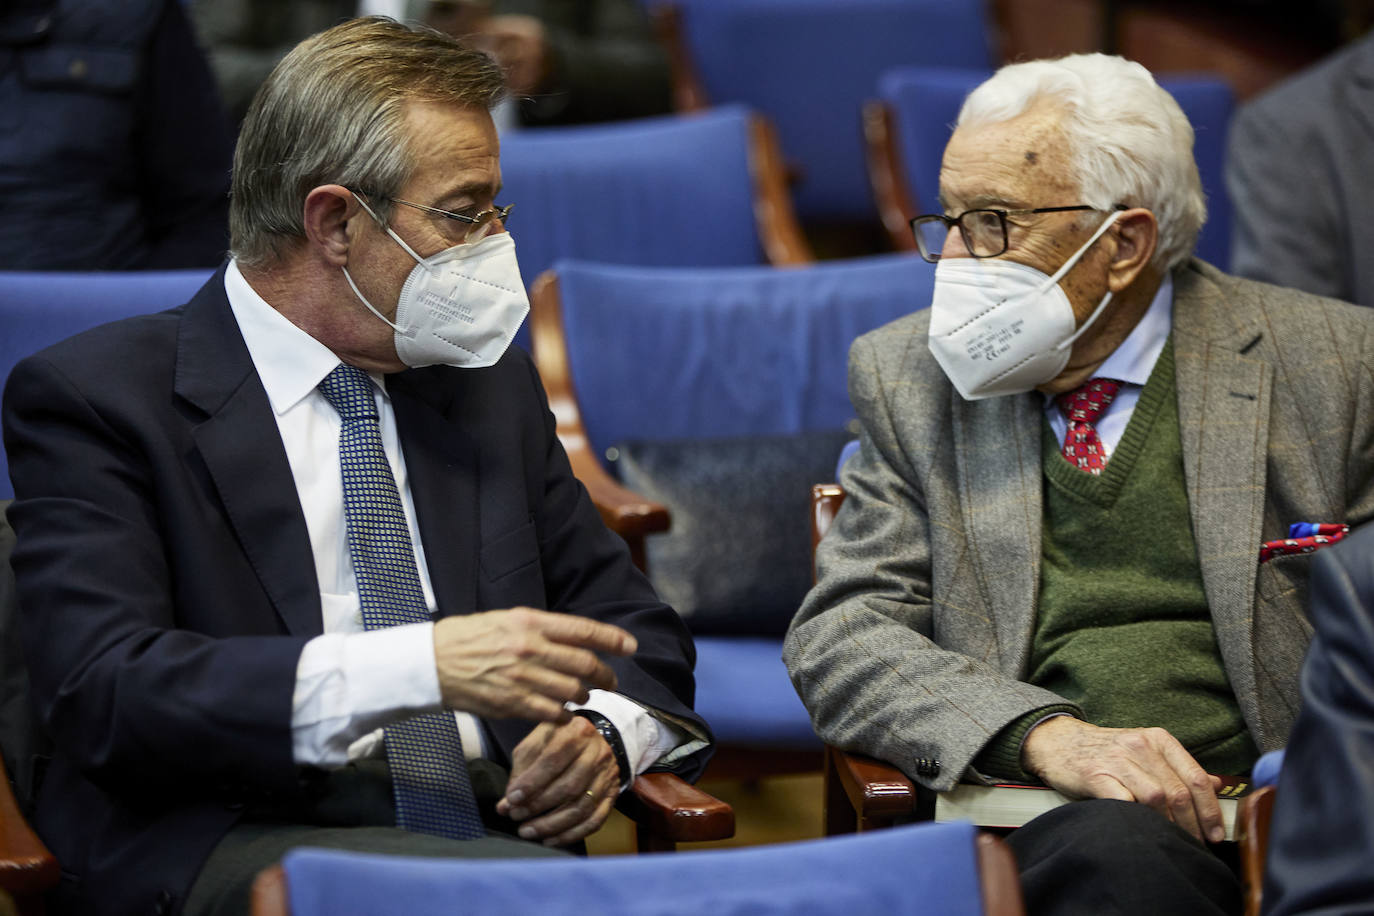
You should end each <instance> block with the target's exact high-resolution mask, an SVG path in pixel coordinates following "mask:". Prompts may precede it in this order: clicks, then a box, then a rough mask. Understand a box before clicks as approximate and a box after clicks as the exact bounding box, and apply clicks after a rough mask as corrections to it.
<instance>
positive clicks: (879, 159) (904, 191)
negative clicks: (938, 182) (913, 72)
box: [863, 100, 919, 251]
mask: <svg viewBox="0 0 1374 916" xmlns="http://www.w3.org/2000/svg"><path fill="white" fill-rule="evenodd" d="M894 121H895V119H894V117H893V114H892V109H891V108H889V107H888V105H887V103H886V102H881V101H877V100H871V101H868V102H865V103H864V107H863V126H864V158H865V161H866V162H867V165H868V183H869V185H870V186H871V187H872V189H873V199H874V201H875V202H876V203H877V205H878V215H879V216H880V217H881V218H882V221H883V228H884V229H886V230H887V237H888V239H889V240H890V241H891V243H892V248H893V250H895V251H917V250H919V249H917V247H916V236H914V235H913V234H912V232H911V218H912V217H913V216H915V215H916V214H915V213H914V212H913V210H912V207H913V205H914V204H915V199H914V198H913V197H912V195H911V187H910V185H909V183H908V181H907V175H906V170H905V169H904V168H903V167H902V160H901V155H900V153H899V152H898V150H897V137H896V130H895V127H896V125H895V123H894Z"/></svg>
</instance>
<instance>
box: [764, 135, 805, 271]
mask: <svg viewBox="0 0 1374 916" xmlns="http://www.w3.org/2000/svg"><path fill="white" fill-rule="evenodd" d="M788 171H789V170H788V167H787V165H786V164H785V163H784V161H783V157H782V148H781V147H780V146H779V145H778V136H777V133H776V131H774V130H773V125H772V124H770V123H768V121H766V120H765V119H764V118H763V117H762V116H760V115H753V116H751V117H750V118H749V175H750V178H751V179H752V180H753V184H754V220H755V221H756V222H757V223H758V227H759V241H760V242H761V243H762V244H763V251H764V254H765V255H766V256H767V257H768V263H770V264H772V265H773V266H774V267H794V266H797V265H799V264H810V263H811V262H813V261H815V260H816V257H815V255H814V254H813V253H812V251H811V244H810V243H809V242H807V240H806V236H805V235H804V234H803V233H802V229H801V223H800V222H799V221H798V219H797V212H796V210H795V209H794V208H793V207H792V195H791V193H790V192H789V191H788V189H787V174H788Z"/></svg>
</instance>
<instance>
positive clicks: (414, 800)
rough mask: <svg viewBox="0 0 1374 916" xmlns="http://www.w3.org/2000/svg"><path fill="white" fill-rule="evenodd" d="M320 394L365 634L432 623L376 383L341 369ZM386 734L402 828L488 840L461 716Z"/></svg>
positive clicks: (406, 724)
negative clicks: (334, 450) (334, 427)
mask: <svg viewBox="0 0 1374 916" xmlns="http://www.w3.org/2000/svg"><path fill="white" fill-rule="evenodd" d="M319 387H320V393H321V394H323V395H324V397H325V400H327V401H329V403H330V404H331V405H333V407H334V409H335V410H337V411H338V412H339V417H340V418H341V419H342V420H343V429H342V431H341V432H340V433H339V464H340V465H341V466H342V468H343V497H344V499H343V502H344V515H345V516H346V518H347V520H348V552H349V555H350V556H351V557H352V558H353V572H354V575H356V576H357V579H358V596H359V598H360V599H361V601H362V610H363V626H365V627H366V628H367V629H369V630H376V629H379V628H381V627H391V626H397V625H398V624H403V623H419V622H425V621H428V620H429V619H430V617H429V610H428V608H427V607H426V606H425V595H424V591H423V590H422V589H421V587H420V574H419V572H418V571H417V570H416V567H415V551H414V549H413V548H412V547H411V543H410V530H409V528H408V526H407V525H406V516H405V511H404V510H403V509H402V508H401V497H400V494H399V493H398V492H397V490H396V478H394V477H393V476H392V475H391V465H390V464H388V463H387V460H386V453H385V452H384V451H383V450H382V433H381V428H380V427H379V426H378V424H377V402H376V398H375V395H374V394H373V389H372V380H371V379H369V378H368V377H367V373H366V372H364V371H363V370H361V369H357V368H354V367H353V366H344V365H340V366H338V367H337V368H336V369H334V371H333V372H330V373H329V375H328V376H326V377H325V380H324V381H322V382H320V386H319ZM385 735H386V754H387V759H388V761H389V763H390V765H391V778H392V783H393V787H394V790H395V795H396V824H397V826H399V827H401V828H403V829H405V830H411V831H415V832H417V833H430V834H434V835H436V836H446V837H450V838H452V839H456V840H471V839H477V838H479V837H483V836H485V835H486V831H485V830H484V829H483V827H482V818H481V816H480V815H479V814H478V813H477V801H476V799H475V798H474V796H473V794H472V783H471V782H470V781H469V779H468V766H467V759H466V758H465V757H464V755H463V742H462V739H461V738H460V737H459V736H458V725H457V723H456V722H454V720H453V714H452V713H450V712H438V713H431V714H429V715H423V716H415V717H413V718H410V719H406V720H404V721H401V722H397V723H396V724H394V725H388V726H387V727H386V729H385Z"/></svg>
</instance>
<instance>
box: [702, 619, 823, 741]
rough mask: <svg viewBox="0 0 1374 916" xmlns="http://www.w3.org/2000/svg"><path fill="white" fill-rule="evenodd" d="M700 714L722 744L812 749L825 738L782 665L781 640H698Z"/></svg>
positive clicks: (754, 637) (726, 638)
mask: <svg viewBox="0 0 1374 916" xmlns="http://www.w3.org/2000/svg"><path fill="white" fill-rule="evenodd" d="M696 644H697V667H696V680H697V696H696V703H695V704H693V705H694V707H695V709H696V711H697V712H698V713H700V714H701V717H702V718H703V719H705V720H706V721H707V722H708V723H710V725H711V731H712V732H713V733H714V734H715V736H716V740H717V741H718V742H720V743H721V744H733V745H741V744H743V745H748V746H751V747H759V746H762V747H776V748H784V747H785V748H796V749H801V748H814V749H816V750H819V749H820V747H821V739H820V738H818V737H816V733H815V732H814V731H812V730H811V718H810V717H809V716H808V715H807V714H806V707H804V706H802V702H801V700H800V699H799V698H798V697H797V691H796V690H795V689H793V687H792V681H791V679H790V678H788V676H787V667H786V666H785V665H783V663H782V640H781V639H780V638H769V637H758V636H698V637H697V638H696Z"/></svg>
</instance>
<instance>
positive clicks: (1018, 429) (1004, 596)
mask: <svg viewBox="0 0 1374 916" xmlns="http://www.w3.org/2000/svg"><path fill="white" fill-rule="evenodd" d="M1039 397H1040V396H1039V395H1038V394H1033V393H1032V394H1026V395H1018V396H1012V397H999V398H989V399H987V400H984V401H974V402H969V401H964V400H962V399H961V398H959V397H958V396H957V395H955V396H953V400H954V407H953V411H952V417H953V427H954V442H955V448H956V450H957V451H956V456H957V457H956V460H957V464H958V469H959V490H960V504H961V505H962V506H963V507H964V519H963V522H964V525H965V528H966V530H967V531H968V532H969V543H970V544H971V546H972V550H973V554H974V557H973V558H974V561H975V562H976V564H977V565H976V570H975V574H976V575H977V577H978V581H979V587H980V589H981V591H982V592H983V595H984V596H985V600H986V601H987V604H988V606H989V607H990V608H991V610H992V619H993V625H994V627H995V629H996V633H997V651H998V656H999V658H1000V661H1001V666H1002V670H1003V671H1006V672H1008V673H1010V674H1013V675H1018V676H1019V675H1020V674H1021V673H1022V669H1023V667H1024V665H1025V663H1026V658H1027V656H1028V653H1029V651H1030V640H1031V632H1032V628H1033V625H1034V622H1035V597H1036V594H1037V593H1038V590H1039V582H1040V534H1041V516H1042V512H1043V506H1042V504H1041V461H1040V423H1041V414H1040V409H1039V400H1038V399H1039Z"/></svg>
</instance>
